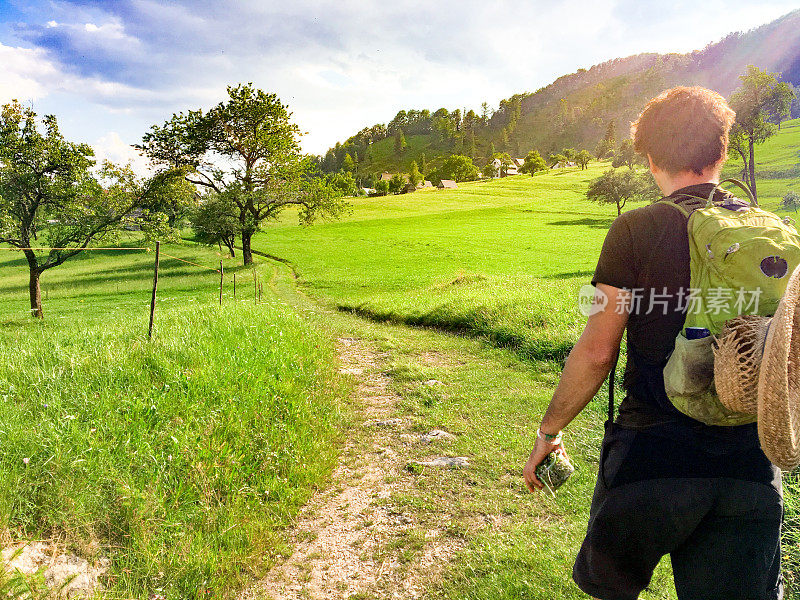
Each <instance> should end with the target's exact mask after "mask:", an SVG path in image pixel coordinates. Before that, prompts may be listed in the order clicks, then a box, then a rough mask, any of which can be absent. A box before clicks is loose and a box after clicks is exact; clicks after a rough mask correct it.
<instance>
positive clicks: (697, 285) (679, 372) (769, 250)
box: [659, 179, 800, 425]
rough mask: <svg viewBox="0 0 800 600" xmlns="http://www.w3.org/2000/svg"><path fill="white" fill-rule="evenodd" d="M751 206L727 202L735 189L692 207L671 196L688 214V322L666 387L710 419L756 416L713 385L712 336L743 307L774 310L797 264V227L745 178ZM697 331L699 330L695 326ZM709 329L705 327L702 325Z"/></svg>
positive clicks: (677, 401)
mask: <svg viewBox="0 0 800 600" xmlns="http://www.w3.org/2000/svg"><path fill="white" fill-rule="evenodd" d="M726 182H731V183H734V184H736V185H738V186H739V187H741V188H742V189H743V190H744V191H745V192H746V193H747V195H748V197H749V199H750V202H751V206H749V207H746V208H743V209H734V208H726V207H725V206H724V205H725V204H727V203H728V202H730V200H731V199H732V198H733V196H732V195H726V197H725V198H724V199H723V200H721V201H716V202H715V201H714V200H713V198H714V194H715V193H716V192H717V191H718V189H719V187H717V188H715V189H714V190H713V191H712V192H711V194H710V195H709V197H708V198H699V197H696V196H690V195H688V194H687V195H684V197H687V196H688V197H691V198H697V199H699V200H702V201H703V202H705V206H703V207H701V208H695V209H694V210H690V209H687V208H686V207H684V206H680V205H678V204H675V203H674V202H672V201H670V200H666V199H664V200H660V201H659V202H661V203H664V204H667V205H669V206H673V207H675V208H676V209H677V210H679V211H680V212H681V213H682V214H683V215H684V216H686V217H687V218H688V233H689V265H690V271H691V275H690V293H689V294H688V295H687V299H686V300H687V301H686V303H685V304H686V306H687V313H686V321H685V323H684V327H683V328H682V329H681V332H680V334H679V335H678V337H677V338H676V340H675V349H674V350H673V352H672V354H671V355H670V357H669V360H668V361H667V364H666V366H665V367H664V387H665V389H666V391H667V396H668V397H669V399H670V401H671V402H672V404H673V405H674V406H675V407H676V408H677V409H678V410H679V411H681V412H682V413H684V414H686V415H688V416H690V417H692V418H694V419H697V420H698V421H702V422H703V423H705V424H706V425H743V424H746V423H752V422H754V421H755V420H756V416H755V415H752V414H744V413H739V412H734V411H731V410H729V409H728V408H726V407H725V406H723V404H722V403H721V402H720V401H719V398H718V397H717V394H716V391H715V389H714V341H715V336H716V335H718V334H719V333H720V331H722V328H723V327H724V325H725V322H726V321H727V320H729V319H732V318H734V317H738V316H739V315H761V316H772V315H773V314H774V313H775V310H776V309H777V307H778V303H779V302H780V299H781V297H782V296H783V293H784V291H785V290H786V283H787V281H788V279H789V275H791V273H792V271H794V269H795V267H797V265H798V264H800V235H798V233H797V230H796V229H795V227H794V226H793V225H792V224H791V222H790V220H789V219H781V218H780V217H778V216H777V215H774V214H772V213H770V212H767V211H765V210H763V209H761V208H759V206H758V204H757V203H756V202H755V200H754V198H753V195H752V194H751V193H750V190H749V189H748V188H747V186H745V185H744V184H743V183H742V182H740V181H738V180H735V179H726V180H725V181H723V182H722V183H726ZM686 328H703V329H707V330H708V331H709V332H710V334H711V335H707V337H699V338H695V339H692V338H693V336H690V337H689V338H687V336H686V335H685V332H686ZM692 331H697V330H692ZM703 333H705V332H703Z"/></svg>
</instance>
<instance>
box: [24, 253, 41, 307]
mask: <svg viewBox="0 0 800 600" xmlns="http://www.w3.org/2000/svg"><path fill="white" fill-rule="evenodd" d="M23 253H24V254H25V258H26V259H28V270H29V272H30V279H29V280H28V290H29V292H30V298H31V316H34V317H36V318H37V319H44V311H43V310H42V288H41V286H40V285H39V276H40V275H41V274H42V272H41V271H40V270H39V263H38V262H37V261H36V255H35V254H34V253H33V250H23Z"/></svg>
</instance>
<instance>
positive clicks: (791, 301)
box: [714, 266, 800, 471]
mask: <svg viewBox="0 0 800 600" xmlns="http://www.w3.org/2000/svg"><path fill="white" fill-rule="evenodd" d="M717 344H718V346H717V349H716V350H715V352H714V385H715V387H716V390H717V395H718V397H719V400H720V402H722V404H723V405H725V407H726V408H728V409H730V410H734V411H737V412H742V413H748V414H757V415H758V437H759V440H760V442H761V448H762V449H763V450H764V454H766V455H767V458H769V459H770V461H772V463H773V464H775V465H777V466H778V467H780V468H781V469H783V470H785V471H788V470H791V469H794V468H795V467H797V466H798V465H800V266H799V267H798V268H796V269H795V270H794V272H793V273H792V276H791V277H790V278H789V282H788V284H787V286H786V292H785V293H784V295H783V298H782V299H781V302H780V304H779V305H778V309H777V311H775V316H774V317H772V318H770V317H759V316H741V317H737V318H735V319H731V320H729V321H728V322H727V323H725V327H724V329H723V330H722V331H721V332H720V335H719V336H718V338H717Z"/></svg>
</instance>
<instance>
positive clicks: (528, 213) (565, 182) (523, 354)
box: [254, 120, 800, 598]
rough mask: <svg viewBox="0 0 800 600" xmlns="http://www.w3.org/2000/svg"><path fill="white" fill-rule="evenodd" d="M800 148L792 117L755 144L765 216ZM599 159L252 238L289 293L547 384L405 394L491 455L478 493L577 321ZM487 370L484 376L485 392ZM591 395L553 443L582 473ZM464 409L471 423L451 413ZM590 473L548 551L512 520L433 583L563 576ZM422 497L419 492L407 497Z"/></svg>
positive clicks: (597, 235) (599, 215) (289, 223)
mask: <svg viewBox="0 0 800 600" xmlns="http://www.w3.org/2000/svg"><path fill="white" fill-rule="evenodd" d="M799 143H800V120H794V121H790V122H786V123H784V124H783V127H782V129H781V132H780V133H779V134H778V135H777V136H776V137H775V138H773V139H771V140H769V141H767V142H766V143H765V144H763V145H762V146H759V147H758V148H757V151H758V154H757V159H758V170H759V185H760V188H759V193H760V196H761V205H762V206H764V207H766V208H768V209H770V210H776V211H777V212H778V213H779V214H786V211H783V210H780V209H779V208H778V204H779V202H780V199H781V197H782V196H783V194H784V193H785V192H786V191H787V190H788V189H792V188H793V187H795V186H796V185H797V179H796V169H797V162H798V156H797V148H798V146H799V145H800V144H799ZM607 168H609V165H608V163H597V162H595V163H591V165H590V168H589V169H587V170H583V171H582V170H579V169H577V168H573V169H563V170H559V171H552V172H550V173H546V174H542V175H537V176H535V177H530V176H527V175H520V176H515V177H509V178H505V179H501V180H494V181H483V182H470V183H463V184H459V189H458V190H447V191H431V192H419V193H415V194H411V195H402V196H394V197H386V198H358V199H354V200H353V208H352V212H351V214H350V215H349V216H347V217H346V218H344V219H342V220H340V221H337V222H329V223H320V224H317V225H315V226H313V227H310V228H298V227H297V226H296V224H295V221H294V219H293V215H291V214H286V215H285V216H284V218H283V219H282V220H281V221H280V222H278V223H275V224H273V225H270V226H268V227H266V228H265V229H264V231H263V232H262V233H260V234H259V236H258V238H257V240H256V241H255V242H254V245H255V247H256V248H258V249H259V250H261V251H262V252H266V253H269V254H271V255H274V256H278V257H281V258H282V259H286V260H288V261H289V262H290V263H291V265H292V267H293V268H294V269H295V272H296V274H297V276H298V278H299V279H298V280H299V282H300V283H301V285H302V286H303V289H304V290H305V291H306V292H308V293H309V294H311V295H312V296H313V297H315V298H316V299H318V300H319V301H320V302H322V303H324V304H327V305H329V306H331V307H335V308H337V309H339V310H340V311H343V312H349V313H354V314H357V315H359V316H362V317H367V318H369V319H372V320H375V321H376V322H386V323H402V324H406V325H413V326H422V327H425V328H433V329H435V330H438V331H444V332H451V333H452V332H455V333H459V334H466V335H467V336H472V337H476V338H477V339H479V340H483V341H484V342H486V343H488V345H489V346H493V347H498V348H502V349H505V350H510V351H511V352H512V353H513V354H514V356H516V357H518V358H519V359H520V360H521V361H522V362H521V363H520V364H521V365H524V366H522V367H520V368H522V369H525V370H527V372H528V373H529V375H528V376H529V377H531V378H532V385H533V382H534V381H546V382H547V385H545V386H543V387H537V386H536V385H533V389H532V390H526V392H525V395H524V397H525V406H524V407H522V406H520V405H519V400H518V399H517V398H514V397H512V396H509V395H507V394H506V395H504V393H503V392H501V391H500V388H501V387H502V386H501V384H500V383H499V382H498V381H497V380H496V379H495V378H497V377H499V375H498V370H497V369H491V368H489V369H486V368H484V370H483V374H484V376H483V380H482V381H480V383H478V379H475V378H473V379H471V383H470V384H469V385H465V386H464V387H462V388H460V389H459V392H457V393H456V394H455V397H456V399H454V400H450V401H445V400H442V401H441V402H436V403H433V404H434V406H433V407H431V408H425V407H424V406H422V407H420V405H419V404H417V405H415V408H414V410H415V411H422V413H423V414H425V413H433V414H435V417H431V421H430V423H431V424H433V423H437V424H439V425H442V424H444V425H445V426H451V427H453V428H454V429H456V430H459V431H462V432H465V433H464V436H463V438H464V440H467V439H469V440H470V442H469V443H468V442H466V441H464V442H463V446H462V451H464V452H472V453H474V454H479V455H480V456H483V457H484V458H485V459H486V461H487V464H488V463H490V462H493V463H494V464H493V467H492V468H489V467H487V469H488V470H487V471H485V472H483V473H481V474H480V475H477V476H475V477H478V478H480V477H481V476H483V477H485V485H486V487H487V488H490V487H492V484H490V483H489V481H491V480H492V477H491V476H490V475H489V473H491V474H492V476H493V475H497V474H498V471H499V472H500V473H508V472H513V473H516V474H519V471H520V470H521V465H522V461H523V460H524V457H525V443H524V442H522V441H521V440H515V441H510V440H509V439H508V436H507V435H505V436H502V437H503V439H502V440H500V439H498V435H499V434H498V432H497V431H496V428H497V427H498V424H502V427H503V428H504V429H506V430H512V431H515V432H517V433H519V434H520V435H521V436H522V438H524V436H525V433H524V432H525V431H526V426H527V425H529V424H530V423H536V422H537V419H538V418H539V417H540V415H541V414H542V412H543V410H544V408H545V407H546V405H547V402H548V401H549V396H550V393H551V392H552V386H553V385H554V384H555V381H556V380H555V377H556V376H557V373H558V372H559V370H560V367H561V365H562V362H563V359H564V358H565V356H566V355H567V354H568V352H569V350H570V348H571V347H572V344H573V343H574V342H575V340H576V339H577V336H578V334H579V333H580V330H581V328H582V326H583V322H584V318H583V317H582V316H581V314H580V313H579V312H578V310H577V291H578V289H579V288H580V286H581V285H583V284H586V283H588V282H589V281H590V279H591V275H592V273H593V270H594V266H595V261H596V259H597V255H598V253H599V251H600V248H601V246H602V242H603V239H604V237H605V234H606V231H607V230H608V227H609V225H610V224H611V222H612V221H613V219H614V218H615V216H616V209H615V207H613V206H599V205H597V204H592V203H590V202H588V201H587V200H586V198H585V190H586V187H587V185H588V182H589V181H590V180H591V179H593V178H595V177H597V176H598V175H599V174H600V173H602V172H603V171H604V170H606V169H607ZM739 170H740V167H739V166H737V164H736V162H735V161H731V163H730V164H729V166H728V167H727V168H726V171H725V175H726V176H736V175H737V171H739ZM635 207H636V205H635V204H632V205H629V206H627V207H626V210H628V209H631V208H635ZM504 360H506V361H509V360H512V359H508V358H506V359H504ZM512 361H513V360H512ZM621 364H624V357H623V358H621ZM401 375H402V373H401ZM401 379H402V377H401ZM412 379H413V378H412ZM486 381H490V382H491V381H494V382H495V383H496V384H497V386H498V389H497V391H496V392H493V391H492V390H491V388H490V386H488V385H486ZM478 390H480V391H478ZM517 392H518V393H519V388H517ZM605 393H606V390H605V389H603V390H601V392H600V393H599V394H598V398H596V399H595V402H593V403H592V405H590V406H591V407H590V410H589V411H587V413H586V415H585V420H581V421H579V422H578V423H576V424H575V425H574V426H573V427H572V432H571V435H570V436H569V439H568V441H567V444H568V448H569V447H570V444H572V445H573V447H574V453H573V456H574V457H576V459H577V461H578V462H579V463H580V464H581V465H582V466H584V467H585V466H590V465H592V464H594V465H595V466H594V468H595V469H596V445H597V443H598V441H599V437H600V435H601V429H602V427H601V423H602V420H603V416H604V403H605V399H604V395H605ZM487 395H488V396H487ZM465 399H468V401H466V400H465ZM423 404H424V403H423ZM465 406H469V409H468V410H469V414H470V417H469V418H464V417H463V411H464V410H465V408H464V407H465ZM489 457H491V460H489ZM589 468H590V470H591V467H589ZM592 483H593V481H592V478H591V477H587V478H584V479H581V480H580V482H576V483H575V484H574V487H573V488H572V490H571V492H570V495H569V498H570V499H569V500H567V501H566V502H565V503H564V504H565V505H566V507H560V508H558V509H555V512H556V514H557V515H558V517H557V518H558V519H559V524H558V527H555V528H549V529H547V530H546V533H547V534H548V535H550V536H558V537H559V539H560V540H561V542H562V544H561V546H559V547H558V548H557V549H553V552H550V551H547V550H545V551H543V550H542V548H541V538H537V539H533V538H532V534H531V527H532V525H531V524H529V523H528V524H526V523H524V522H520V521H518V520H517V521H515V524H514V525H510V526H509V527H508V528H507V529H505V530H504V531H503V532H502V533H501V534H492V535H487V536H485V537H480V536H479V537H477V538H476V539H474V540H473V542H472V546H471V550H470V551H469V552H468V553H467V554H466V555H464V556H463V557H462V558H463V560H462V561H460V562H459V561H454V563H453V564H452V566H451V569H450V573H449V574H448V575H446V576H445V577H444V579H443V580H442V581H440V582H439V584H438V585H439V587H436V588H435V589H438V590H439V591H438V592H437V593H438V594H440V595H442V596H444V597H454V598H461V597H474V598H506V597H508V598H512V597H531V598H540V597H542V598H543V597H547V595H546V594H547V586H546V585H543V584H542V582H541V581H536V577H532V576H531V573H536V574H537V576H540V575H541V574H542V573H543V571H546V572H547V577H546V579H547V580H548V581H550V582H551V584H552V582H553V581H555V580H558V581H566V580H567V579H568V576H569V572H570V568H571V560H572V557H573V556H574V552H575V551H576V550H577V544H579V542H580V535H581V531H585V529H584V527H585V520H586V517H587V513H586V510H588V503H589V499H590V497H591V486H592ZM426 490H428V493H429V491H430V488H429V487H428V486H427V485H426ZM785 491H786V504H787V513H786V527H785V537H784V539H785V543H784V551H785V557H786V558H785V569H784V575H785V577H786V578H787V581H788V582H789V591H790V593H800V587H798V584H799V583H800V582H799V581H798V570H799V569H800V554H799V553H798V551H797V547H798V546H797V542H798V539H800V537H799V536H798V532H800V484H798V479H797V477H796V476H795V475H794V474H787V476H786V477H785ZM443 493H444V492H443ZM424 498H425V495H424V494H421V495H420V496H419V498H418V500H419V501H424ZM530 502H531V503H536V502H538V500H536V499H531V500H530ZM523 506H524V500H521V501H520V502H518V503H516V504H514V508H512V509H509V510H511V511H512V512H517V511H521V510H522V511H523V512H524V510H528V509H527V508H525V509H523V508H521V507H523ZM567 507H568V508H567ZM518 514H519V513H518ZM553 573H556V574H557V575H553ZM659 573H660V575H659V577H658V578H657V580H656V582H655V583H654V585H653V588H652V593H653V596H652V597H659V598H668V597H674V596H673V594H674V591H671V584H670V583H668V582H667V579H668V578H667V577H665V576H664V574H663V571H660V572H659ZM564 585H565V586H566V587H563V588H562V587H559V588H558V589H559V593H560V594H561V595H560V596H559V597H576V598H577V597H581V596H580V595H579V594H578V593H577V592H576V590H575V588H574V586H572V587H570V585H568V584H564ZM648 597H649V596H648Z"/></svg>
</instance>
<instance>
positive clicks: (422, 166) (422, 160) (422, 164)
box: [419, 153, 428, 175]
mask: <svg viewBox="0 0 800 600" xmlns="http://www.w3.org/2000/svg"><path fill="white" fill-rule="evenodd" d="M419 170H420V172H421V173H422V174H423V175H425V173H427V172H428V163H427V162H426V160H425V153H423V154H422V155H421V156H420V157H419Z"/></svg>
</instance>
